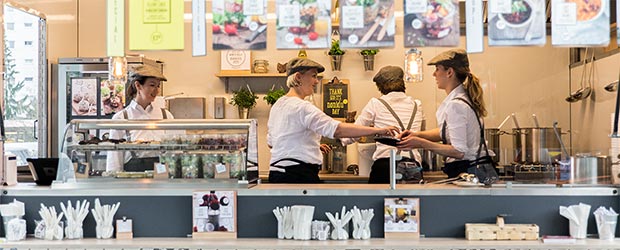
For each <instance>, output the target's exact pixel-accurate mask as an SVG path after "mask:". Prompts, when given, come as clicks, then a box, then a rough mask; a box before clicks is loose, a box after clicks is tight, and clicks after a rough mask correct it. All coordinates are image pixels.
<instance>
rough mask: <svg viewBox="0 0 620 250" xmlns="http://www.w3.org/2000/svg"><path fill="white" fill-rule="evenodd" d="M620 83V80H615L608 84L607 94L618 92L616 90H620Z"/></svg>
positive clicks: (606, 87) (606, 86)
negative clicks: (619, 84)
mask: <svg viewBox="0 0 620 250" xmlns="http://www.w3.org/2000/svg"><path fill="white" fill-rule="evenodd" d="M618 82H620V81H619V80H615V81H613V82H610V83H608V84H607V85H605V90H606V91H607V92H614V91H616V89H618Z"/></svg>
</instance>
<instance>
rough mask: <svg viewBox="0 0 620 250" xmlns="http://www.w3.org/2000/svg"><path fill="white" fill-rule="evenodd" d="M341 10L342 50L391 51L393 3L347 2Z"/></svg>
mask: <svg viewBox="0 0 620 250" xmlns="http://www.w3.org/2000/svg"><path fill="white" fill-rule="evenodd" d="M341 8H342V11H341V18H340V43H341V44H340V46H341V47H342V48H380V47H394V34H395V33H396V24H395V20H396V18H395V16H394V0H346V1H344V2H343V5H342V7H341Z"/></svg>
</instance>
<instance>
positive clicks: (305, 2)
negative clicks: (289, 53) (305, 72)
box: [276, 0, 332, 49]
mask: <svg viewBox="0 0 620 250" xmlns="http://www.w3.org/2000/svg"><path fill="white" fill-rule="evenodd" d="M330 13H331V1H330V0H277V1H276V14H277V16H278V21H277V23H276V26H277V27H276V48H278V49H321V48H328V47H329V46H330V41H331V33H332V31H331V28H332V26H331V17H330Z"/></svg>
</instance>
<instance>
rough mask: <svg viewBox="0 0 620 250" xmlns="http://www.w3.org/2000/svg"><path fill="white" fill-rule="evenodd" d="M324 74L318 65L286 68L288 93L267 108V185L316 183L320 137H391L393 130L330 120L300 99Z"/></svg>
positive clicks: (300, 62) (305, 62)
mask: <svg viewBox="0 0 620 250" xmlns="http://www.w3.org/2000/svg"><path fill="white" fill-rule="evenodd" d="M323 71H325V68H324V67H323V66H322V65H320V64H319V63H317V62H315V61H312V60H310V59H305V58H294V59H292V60H290V61H289V62H288V63H287V65H286V72H287V76H288V77H287V79H286V85H287V86H288V87H289V91H288V93H287V94H286V95H285V96H283V97H281V98H280V99H278V101H276V103H275V104H274V105H273V107H271V111H270V112H269V121H268V122H267V128H268V131H267V144H268V146H269V147H270V148H271V161H270V168H269V170H270V171H269V182H270V183H319V182H320V181H321V180H320V179H319V169H320V168H321V163H322V161H323V157H322V155H321V149H320V139H321V136H325V137H329V138H347V137H360V136H367V135H374V134H381V135H391V134H392V133H394V132H397V131H398V130H397V129H396V127H385V128H375V127H365V126H359V125H355V124H348V123H341V122H340V121H337V120H334V119H332V118H331V117H329V116H328V115H326V114H325V113H323V111H321V110H320V109H318V108H317V107H315V106H314V105H313V104H312V103H310V102H308V101H305V100H304V98H305V97H307V96H310V95H312V93H313V91H314V87H315V86H316V85H317V84H318V83H319V79H318V78H317V74H318V73H321V72H323Z"/></svg>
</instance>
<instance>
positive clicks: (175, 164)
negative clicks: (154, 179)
mask: <svg viewBox="0 0 620 250" xmlns="http://www.w3.org/2000/svg"><path fill="white" fill-rule="evenodd" d="M159 162H160V163H162V164H166V165H168V177H169V178H170V179H174V178H181V157H180V156H179V155H177V154H173V153H165V154H163V155H160V156H159Z"/></svg>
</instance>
